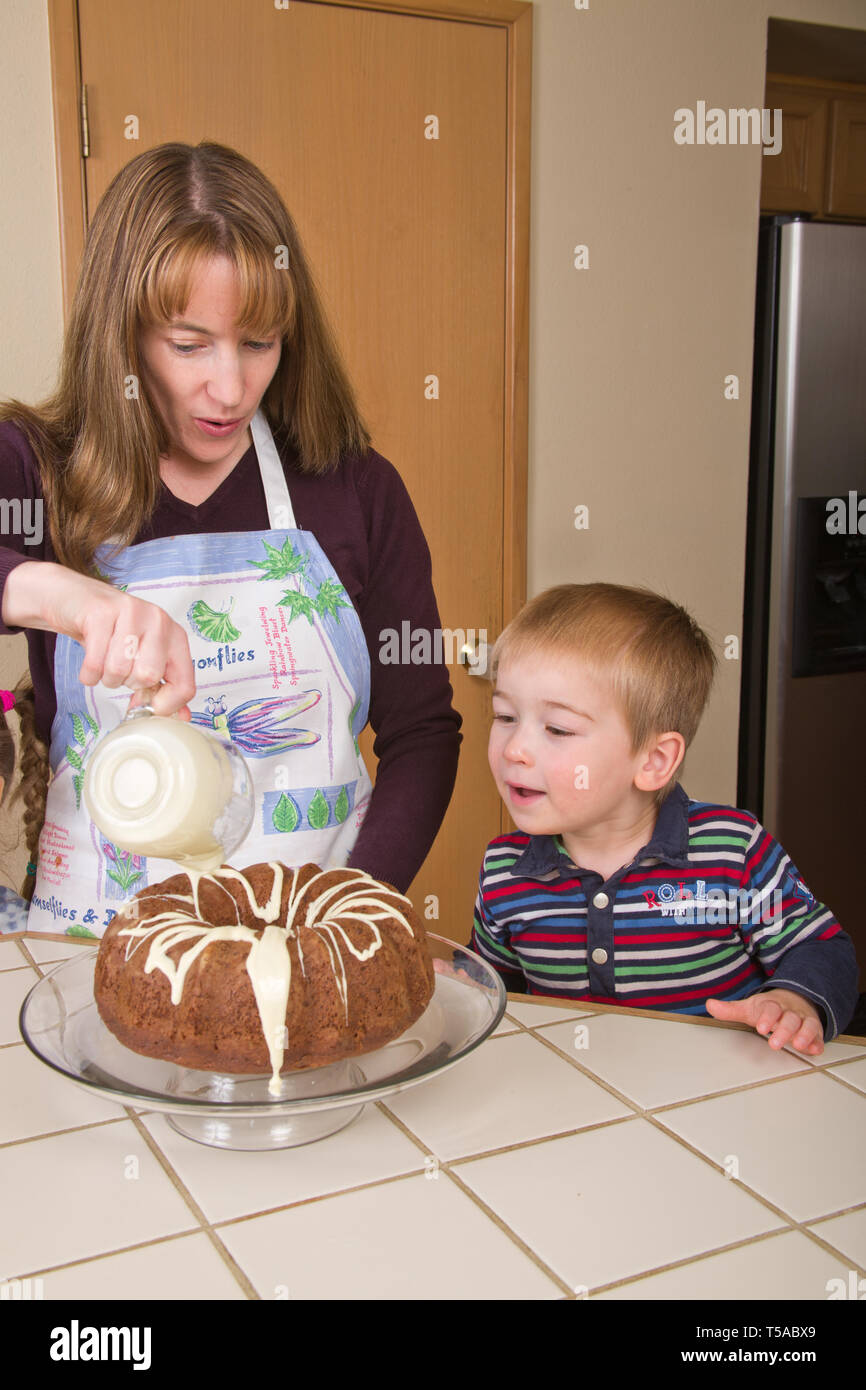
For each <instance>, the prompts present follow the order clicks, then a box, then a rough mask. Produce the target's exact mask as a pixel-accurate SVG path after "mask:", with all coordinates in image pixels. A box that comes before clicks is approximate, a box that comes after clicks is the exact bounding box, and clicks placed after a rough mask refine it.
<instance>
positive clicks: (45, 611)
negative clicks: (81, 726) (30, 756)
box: [2, 560, 195, 718]
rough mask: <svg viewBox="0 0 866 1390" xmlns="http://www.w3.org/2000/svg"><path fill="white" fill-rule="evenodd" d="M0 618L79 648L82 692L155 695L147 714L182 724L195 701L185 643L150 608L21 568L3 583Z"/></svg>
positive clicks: (105, 588) (39, 569)
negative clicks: (176, 718)
mask: <svg viewBox="0 0 866 1390" xmlns="http://www.w3.org/2000/svg"><path fill="white" fill-rule="evenodd" d="M2 617H3V622H4V623H5V624H6V626H7V627H25V628H27V627H30V628H38V629H41V630H42V631H45V632H62V633H65V635H66V636H67V637H71V638H72V639H73V640H74V641H76V642H79V643H80V644H81V646H82V647H83V648H84V660H83V662H82V664H81V671H80V675H79V679H80V680H81V683H82V685H96V684H97V682H98V681H102V683H103V685H106V686H108V687H109V689H112V690H114V689H116V688H117V687H118V686H121V685H125V686H128V687H129V689H130V690H134V691H136V692H138V691H144V690H148V689H150V688H152V687H159V689H158V690H157V691H156V693H155V694H154V695H153V698H152V699H151V701H150V703H151V705H152V707H153V711H154V713H155V714H162V715H169V714H176V713H178V712H179V713H180V714H181V717H182V718H189V709H188V707H187V701H188V700H191V699H192V697H193V695H194V694H195V668H194V667H193V664H192V657H191V656H190V651H189V640H188V638H187V635H186V633H185V632H184V630H183V628H182V627H180V625H179V624H178V623H176V622H175V621H174V620H173V619H172V618H170V617H169V616H168V614H167V613H165V612H164V611H163V609H161V608H159V607H158V606H157V605H156V604H155V603H148V602H147V600H146V599H141V598H134V597H133V596H132V595H131V594H126V593H124V592H123V591H122V590H120V589H113V588H112V587H111V586H110V585H108V584H103V583H101V582H100V580H98V579H91V578H89V577H88V576H87V575H85V574H78V573H77V572H76V571H75V570H70V569H67V568H66V567H65V566H64V565H56V564H53V563H52V562H51V561H48V560H27V561H25V563H24V564H23V565H16V566H15V568H14V569H13V570H11V571H10V573H9V575H8V577H7V580H6V584H5V586H4V589H3V606H2ZM161 682H165V683H164V684H161ZM136 704H141V699H140V698H137V697H134V698H133V700H132V701H131V702H130V707H131V708H132V707H133V706H134V705H136Z"/></svg>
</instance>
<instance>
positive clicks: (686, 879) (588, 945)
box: [470, 785, 858, 1040]
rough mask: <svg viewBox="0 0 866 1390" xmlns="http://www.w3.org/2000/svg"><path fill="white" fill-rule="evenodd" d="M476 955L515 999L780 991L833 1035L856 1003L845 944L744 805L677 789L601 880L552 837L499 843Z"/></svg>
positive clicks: (637, 1001)
mask: <svg viewBox="0 0 866 1390" xmlns="http://www.w3.org/2000/svg"><path fill="white" fill-rule="evenodd" d="M470 948H471V949H472V950H474V951H476V952H477V953H478V955H480V956H482V957H483V958H484V960H486V961H488V962H489V963H490V964H491V965H492V966H494V967H495V968H496V969H497V971H498V972H499V973H500V974H501V976H502V978H503V980H504V982H505V984H506V987H507V988H508V989H509V990H512V991H514V992H521V993H528V994H546V995H552V996H555V997H556V998H567V999H580V1000H585V1001H588V1002H593V1003H601V1004H619V1005H633V1006H634V1007H636V1008H646V1009H662V1010H666V1011H669V1012H672V1013H684V1014H704V1015H706V1013H707V1010H706V1001H707V1000H708V999H741V998H743V997H744V996H746V995H749V994H753V993H755V992H756V991H757V990H761V989H772V988H785V989H791V990H795V991H796V992H798V993H800V994H803V995H805V996H806V998H808V999H811V1000H812V1001H813V1003H814V1004H815V1005H816V1006H817V1007H818V1008H819V1010H820V1011H821V1014H822V1018H823V1021H824V1037H825V1040H829V1039H830V1038H832V1037H835V1036H836V1034H837V1033H838V1032H840V1031H843V1030H844V1028H845V1026H846V1024H847V1023H848V1021H849V1020H850V1018H851V1017H852V1016H853V1013H854V1010H855V1008H856V1004H857V997H858V995H857V961H856V957H855V953H854V946H853V943H852V941H851V938H850V937H849V936H848V935H847V934H846V933H845V932H843V931H842V929H841V927H840V926H839V924H838V922H837V921H836V919H835V918H834V916H833V914H832V912H831V911H830V910H829V908H827V907H825V906H824V904H823V903H820V902H818V901H817V899H816V898H815V897H813V895H812V894H811V893H810V891H809V889H808V888H807V887H806V885H805V883H804V882H803V881H802V879H801V878H800V875H799V873H798V871H797V869H796V868H795V866H794V864H792V862H791V860H790V859H789V857H788V855H787V854H786V853H785V851H784V850H783V849H782V846H781V845H780V844H779V843H778V842H777V841H776V840H774V839H773V837H772V836H771V835H769V834H768V833H767V831H766V830H765V829H764V828H763V826H761V825H760V824H759V823H758V821H757V820H756V819H755V817H754V816H753V815H751V814H750V813H749V812H748V811H739V810H736V809H735V808H734V807H731V806H716V805H712V804H710V803H709V802H705V801H691V800H689V798H688V797H687V796H686V793H685V792H684V791H683V789H682V787H680V786H679V785H677V786H676V787H675V788H674V790H673V791H672V792H671V793H670V795H669V796H668V797H667V799H666V800H665V801H664V802H663V804H662V806H661V808H660V811H659V815H658V819H657V821H656V825H655V829H654V831H653V834H652V838H651V839H650V841H649V843H648V844H647V845H646V846H645V847H644V848H643V849H642V850H640V851H639V853H638V854H636V855H635V857H634V859H633V860H632V861H631V863H630V864H627V865H623V867H622V868H620V869H618V870H617V871H616V873H615V874H612V875H611V877H610V878H609V879H607V880H606V881H603V880H602V877H601V875H600V874H598V873H596V872H594V871H593V870H591V869H581V868H579V867H578V866H577V865H575V863H574V862H573V860H572V859H571V857H570V856H569V854H568V852H567V850H566V849H565V847H564V846H563V844H562V841H561V840H560V838H559V836H552V835H527V834H524V833H522V832H519V831H515V832H514V833H512V834H507V835H500V836H498V837H497V838H496V839H495V840H492V841H491V843H490V844H489V845H488V847H487V850H486V852H485V855H484V862H483V865H482V868H481V873H480V877H479V891H478V897H477V900H476V904H475V922H474V926H473V931H472V939H471V941H470Z"/></svg>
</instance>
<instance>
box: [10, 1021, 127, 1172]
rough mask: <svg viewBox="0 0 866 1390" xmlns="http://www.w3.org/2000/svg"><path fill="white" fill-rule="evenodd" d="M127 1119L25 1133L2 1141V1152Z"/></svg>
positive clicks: (118, 1117) (124, 1116)
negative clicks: (17, 1137)
mask: <svg viewBox="0 0 866 1390" xmlns="http://www.w3.org/2000/svg"><path fill="white" fill-rule="evenodd" d="M22 1046H23V1043H22ZM126 1119H127V1116H126V1115H118V1116H116V1118H115V1119H112V1120H91V1121H90V1122H89V1123H88V1124H86V1125H69V1126H68V1127H67V1128H66V1129H51V1130H46V1131H45V1133H44V1134H25V1135H23V1136H22V1138H20V1139H7V1140H5V1141H4V1142H3V1143H0V1153H3V1152H4V1151H5V1150H6V1149H14V1148H20V1147H21V1146H22V1145H23V1144H38V1143H39V1141H40V1139H62V1138H63V1136H64V1135H65V1134H81V1133H82V1131H83V1130H86V1129H105V1128H106V1126H108V1125H120V1124H124V1123H125V1122H126Z"/></svg>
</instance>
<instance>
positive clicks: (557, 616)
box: [490, 584, 717, 802]
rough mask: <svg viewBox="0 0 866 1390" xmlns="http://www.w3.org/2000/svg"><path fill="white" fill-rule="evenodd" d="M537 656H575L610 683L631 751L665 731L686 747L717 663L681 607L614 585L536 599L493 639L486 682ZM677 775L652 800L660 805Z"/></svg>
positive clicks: (554, 591)
mask: <svg viewBox="0 0 866 1390" xmlns="http://www.w3.org/2000/svg"><path fill="white" fill-rule="evenodd" d="M538 653H542V654H547V655H552V654H563V655H566V656H570V657H575V658H577V659H578V660H580V661H581V662H583V663H584V664H585V666H586V667H587V669H588V671H589V672H590V674H591V675H592V676H594V677H595V678H596V679H598V680H602V681H608V682H609V683H610V686H611V690H612V694H613V697H614V699H615V700H616V702H617V704H618V705H619V708H620V710H621V712H622V715H623V718H624V719H625V723H626V727H627V728H628V730H629V733H630V734H631V741H632V752H633V753H637V752H638V750H639V749H641V748H643V747H644V746H645V745H646V744H647V743H648V742H649V740H650V739H651V738H652V737H653V735H654V734H662V733H667V732H669V731H673V732H676V733H680V734H682V736H683V738H684V740H685V745H686V748H688V746H689V744H690V743H691V741H692V739H693V738H694V736H695V734H696V732H697V729H698V725H699V724H700V722H701V715H702V714H703V712H704V707H705V705H706V703H707V699H708V697H709V693H710V689H711V687H712V683H713V676H714V674H715V670H716V665H717V661H716V656H715V653H714V651H713V649H712V646H711V644H710V640H709V638H708V637H707V635H706V633H705V632H704V631H703V630H702V628H700V627H699V626H698V624H697V623H696V622H695V620H694V619H693V618H692V617H691V615H690V614H689V613H687V612H686V610H685V609H684V608H681V607H680V606H679V605H678V604H676V603H672V602H671V600H670V599H666V598H664V597H662V595H661V594H655V593H653V592H652V590H651V589H631V588H627V587H625V586H624V585H621V584H557V585H555V586H554V587H553V588H551V589H545V590H544V592H543V593H541V594H538V595H537V596H536V597H535V598H534V599H532V600H531V601H530V602H529V603H527V604H526V606H525V607H524V608H522V609H521V611H520V612H519V613H518V615H517V617H516V618H514V619H513V621H512V622H510V623H509V624H508V626H507V627H506V628H505V630H504V631H503V632H502V633H501V634H500V636H499V638H498V640H497V642H496V644H495V646H494V648H493V654H492V658H491V668H490V677H491V680H492V681H494V682H495V680H496V674H497V671H498V668H499V665H500V663H501V662H502V661H504V660H505V659H506V658H507V659H509V660H511V659H514V658H518V657H524V656H530V655H536V654H538ZM681 766H682V765H681ZM680 770H681V767H680V769H678V771H677V774H676V775H675V776H674V777H672V778H671V780H670V781H669V782H668V783H667V785H666V786H665V787H662V788H661V790H660V791H659V792H658V793H657V794H656V795H657V800H658V801H659V802H662V801H663V800H664V799H665V797H666V796H667V795H668V793H669V792H670V791H671V790H672V789H673V787H674V786H675V784H676V781H677V778H678V776H679V771H680Z"/></svg>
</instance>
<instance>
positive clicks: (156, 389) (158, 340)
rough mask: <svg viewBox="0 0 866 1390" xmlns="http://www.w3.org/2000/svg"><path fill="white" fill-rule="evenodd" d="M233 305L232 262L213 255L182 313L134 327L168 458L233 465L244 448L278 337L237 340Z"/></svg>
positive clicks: (184, 462) (277, 349) (236, 305)
mask: <svg viewBox="0 0 866 1390" xmlns="http://www.w3.org/2000/svg"><path fill="white" fill-rule="evenodd" d="M238 309H239V292H238V286H237V275H236V272H235V269H234V266H233V265H232V263H231V261H230V260H229V259H228V258H227V257H226V256H215V257H213V258H212V259H211V260H209V261H206V262H204V263H203V265H202V267H201V269H200V270H199V271H198V273H197V275H196V276H195V278H194V279H193V284H192V292H191V294H190V298H189V302H188V304H187V306H186V308H185V310H184V311H183V313H182V314H178V315H176V316H175V318H174V319H173V320H172V322H171V323H170V324H165V325H161V326H159V327H151V328H146V329H143V330H142V334H141V340H140V350H141V357H142V363H143V366H144V372H145V377H146V381H147V385H148V388H149V390H150V392H151V395H152V397H153V399H154V401H155V404H156V407H157V409H158V411H159V413H160V415H161V417H162V420H163V423H164V424H165V427H166V429H167V430H168V434H169V439H170V444H169V453H168V457H170V458H171V460H172V461H173V462H175V463H179V464H182V465H186V466H187V467H189V466H190V465H193V466H194V465H196V464H202V465H207V464H210V465H214V466H217V465H219V464H223V465H225V464H231V465H234V464H235V463H237V461H238V459H240V458H241V457H242V455H243V454H244V453H245V452H246V450H247V448H248V447H249V443H250V434H249V424H250V421H251V419H252V417H253V416H254V415H255V413H256V411H257V410H258V408H259V403H260V401H261V399H262V397H263V395H264V394H265V391H266V390H267V388H268V386H269V385H270V382H271V379H272V377H273V375H274V372H275V371H276V370H277V365H278V363H279V360H280V349H281V340H280V334H279V331H278V330H276V329H275V330H274V332H273V333H272V334H270V335H269V336H268V337H267V338H266V339H265V340H263V341H252V340H250V339H248V338H245V337H243V336H242V335H241V334H240V333H239V332H238V330H237V328H236V322H237V314H238Z"/></svg>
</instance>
